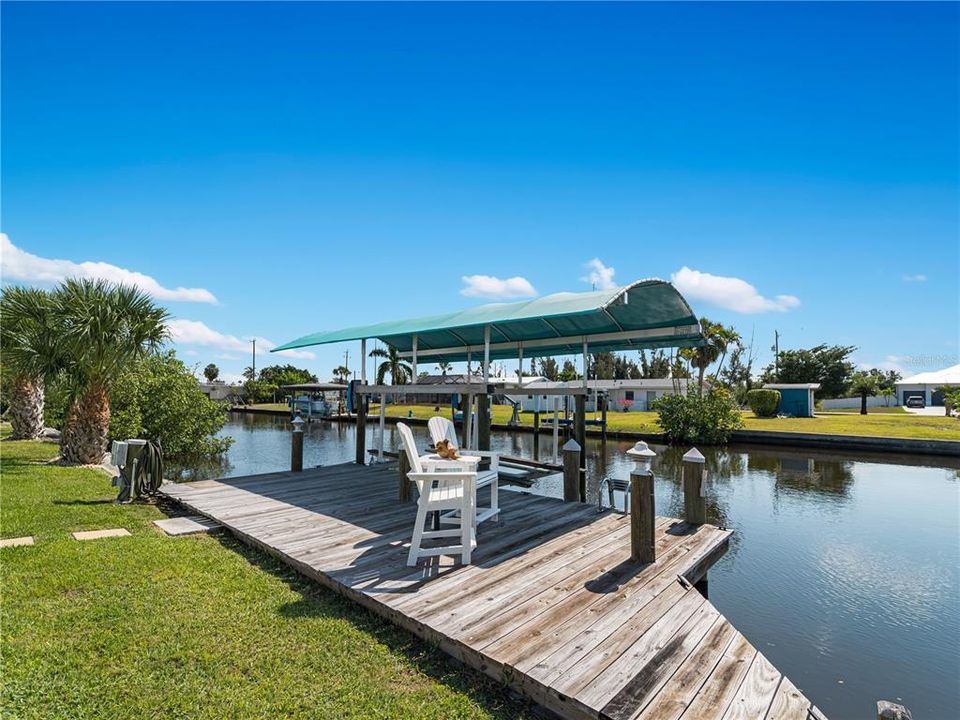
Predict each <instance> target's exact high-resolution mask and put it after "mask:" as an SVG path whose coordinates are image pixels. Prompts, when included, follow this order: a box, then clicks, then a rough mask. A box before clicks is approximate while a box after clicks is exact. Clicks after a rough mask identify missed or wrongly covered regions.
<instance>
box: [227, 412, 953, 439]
mask: <svg viewBox="0 0 960 720" xmlns="http://www.w3.org/2000/svg"><path fill="white" fill-rule="evenodd" d="M435 407H436V406H435V405H404V404H392V403H390V404H388V405H387V412H386V416H387V417H388V418H392V419H400V420H402V419H404V418H411V417H412V418H416V419H419V420H427V419H429V418H431V417H433V416H434V415H443V416H444V417H449V416H450V408H449V406H445V405H441V406H440V410H439V412H438V411H436V410H434V408H435ZM231 409H234V410H238V411H241V412H243V411H247V412H251V411H252V412H263V413H273V414H287V413H289V408H288V407H287V406H286V405H285V404H284V403H259V404H254V405H246V406H236V407H234V408H231ZM875 410H881V412H874V411H875ZM898 410H899V412H898ZM379 412H380V407H379V405H378V404H376V403H371V404H370V410H369V412H368V414H367V418H368V420H370V419H371V418H372V419H376V417H377V415H378V413H379ZM742 414H743V428H742V429H743V430H749V431H760V432H786V433H790V432H793V433H811V434H817V435H838V436H859V437H875V438H885V437H888V438H899V439H912V440H948V441H954V442H957V441H960V420H958V419H957V418H949V417H945V416H942V417H938V416H929V415H913V414H911V413H907V412H904V411H903V410H902V409H901V408H871V411H870V414H869V415H866V416H864V415H860V414H859V413H858V412H850V411H845V410H841V411H838V410H828V411H818V412H817V415H816V417H813V418H759V417H757V416H756V415H754V414H753V413H752V412H751V411H749V410H745V411H743V413H742ZM511 415H512V409H511V408H510V407H509V406H506V405H493V406H491V417H492V420H493V424H494V425H500V426H505V425H506V424H507V423H508V422H509V420H510V417H511ZM560 415H561V417H562V416H563V413H561V414H560ZM551 417H552V413H541V414H540V422H541V427H543V426H544V425H545V424H546V421H547V420H548V419H549V418H551ZM593 417H594V413H588V418H589V419H593ZM596 417H597V418H598V419H599V417H600V414H599V413H596ZM520 424H521V426H523V427H531V428H532V427H533V413H520ZM607 429H608V430H609V431H610V432H630V433H643V434H649V435H659V434H661V433H662V432H663V430H662V428H661V427H660V424H659V422H658V419H657V413H656V412H654V411H637V412H627V413H624V412H613V411H610V412H608V413H607ZM599 432H600V431H599V428H597V427H596V426H588V427H587V433H588V434H591V435H592V434H595V433H599Z"/></svg>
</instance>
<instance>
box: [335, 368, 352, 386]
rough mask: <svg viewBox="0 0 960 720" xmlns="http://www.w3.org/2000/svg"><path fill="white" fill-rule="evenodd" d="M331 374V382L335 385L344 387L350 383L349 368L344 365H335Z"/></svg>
mask: <svg viewBox="0 0 960 720" xmlns="http://www.w3.org/2000/svg"><path fill="white" fill-rule="evenodd" d="M331 374H332V375H333V381H334V382H336V383H342V384H344V385H346V384H347V383H348V382H350V368H348V367H347V366H346V365H337V367H335V368H334V369H333V372H332V373H331Z"/></svg>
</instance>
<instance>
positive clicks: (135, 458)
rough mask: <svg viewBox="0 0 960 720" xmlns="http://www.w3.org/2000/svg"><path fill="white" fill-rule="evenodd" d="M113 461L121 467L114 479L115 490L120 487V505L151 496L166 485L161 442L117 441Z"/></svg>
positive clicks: (114, 443)
mask: <svg viewBox="0 0 960 720" xmlns="http://www.w3.org/2000/svg"><path fill="white" fill-rule="evenodd" d="M110 462H111V463H112V464H114V465H116V466H117V467H118V468H120V475H118V476H117V477H115V478H113V485H114V487H118V488H120V493H119V495H117V502H130V501H132V500H138V499H140V498H142V497H144V496H146V495H152V494H153V493H154V492H156V490H157V488H159V487H160V483H162V482H163V452H162V451H161V449H160V444H159V443H155V442H153V441H151V440H140V439H131V440H126V441H119V440H114V441H113V447H112V449H111V453H110Z"/></svg>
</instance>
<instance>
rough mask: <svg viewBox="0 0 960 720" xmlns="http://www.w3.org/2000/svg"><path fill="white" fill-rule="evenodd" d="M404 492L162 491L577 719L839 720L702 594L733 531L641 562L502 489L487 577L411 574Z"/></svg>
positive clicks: (385, 484)
mask: <svg viewBox="0 0 960 720" xmlns="http://www.w3.org/2000/svg"><path fill="white" fill-rule="evenodd" d="M397 485H398V475H397V469H396V466H374V467H363V466H359V465H354V464H344V465H336V466H330V467H324V468H317V469H313V470H308V471H305V472H301V473H290V472H282V473H274V474H268V475H256V476H248V477H241V478H229V479H221V480H203V481H199V482H193V483H183V484H166V485H164V486H163V487H162V488H161V492H162V493H163V494H164V495H166V496H167V497H169V498H171V499H173V500H176V501H178V502H180V503H181V504H182V505H184V506H186V507H187V508H189V509H190V510H191V511H193V512H196V513H199V514H201V515H204V516H206V517H208V518H210V519H212V520H214V521H216V522H218V523H220V524H221V525H223V526H224V527H226V528H228V529H229V530H231V531H232V532H233V533H234V534H236V535H237V536H239V537H240V538H242V539H243V540H245V541H246V542H248V543H250V544H252V545H254V546H256V547H259V548H262V549H263V550H266V551H267V552H269V553H271V554H273V555H275V556H277V557H278V558H280V559H281V560H283V561H284V562H286V563H287V564H289V565H291V566H292V567H294V568H296V569H297V570H298V571H300V572H302V573H303V574H305V575H307V576H309V577H311V578H313V579H315V580H316V581H318V582H320V583H321V584H323V585H325V586H327V587H329V588H332V589H333V590H335V591H337V592H339V593H341V594H343V595H345V596H346V597H348V598H350V599H352V600H354V601H355V602H357V603H359V604H361V605H363V606H365V607H367V608H369V609H370V610H372V611H373V612H375V613H377V614H378V615H380V616H382V617H384V618H385V619H387V620H389V621H390V622H392V623H395V624H396V625H398V626H401V627H403V628H405V629H407V630H409V631H410V632H413V633H414V634H416V635H418V636H420V637H422V638H425V639H426V640H428V641H430V642H433V643H436V644H438V645H439V647H441V648H442V649H443V650H444V651H445V652H447V653H449V654H450V655H452V656H453V657H455V658H458V659H459V660H461V661H462V662H464V663H466V664H467V665H469V666H471V667H473V668H475V669H477V670H480V671H481V672H484V673H486V674H487V675H490V676H492V677H493V678H496V679H498V680H500V681H502V682H504V683H507V684H508V685H510V686H512V687H513V688H514V689H516V690H518V691H520V692H522V693H524V694H526V695H527V696H528V697H530V698H531V699H533V700H534V701H536V702H538V703H539V704H541V705H543V706H544V707H547V708H549V709H550V710H552V711H553V712H555V713H557V714H558V715H560V716H562V717H565V718H610V719H615V720H632V719H633V718H643V719H644V720H653V719H654V718H656V719H657V720H677V719H678V718H682V719H683V720H693V719H695V718H696V719H702V718H717V719H718V720H721V719H722V720H735V719H737V718H744V719H749V720H759V719H761V718H771V719H772V718H776V719H777V720H786V719H794V718H796V719H798V720H804V719H806V718H818V719H822V718H823V716H822V714H821V713H820V712H819V711H818V710H817V709H816V708H815V707H813V706H812V705H811V703H810V701H809V700H807V699H806V698H805V697H804V696H803V695H802V693H800V692H799V691H798V690H797V689H796V688H795V687H794V686H793V684H792V683H791V682H790V681H789V680H788V679H787V678H786V677H784V676H783V675H782V674H781V673H780V672H779V671H777V669H776V668H774V667H773V666H772V665H771V664H770V662H769V661H768V660H767V659H766V658H765V657H764V656H763V655H762V654H761V653H759V652H758V651H757V650H756V648H754V647H753V646H752V645H751V644H750V643H749V642H748V641H747V639H746V638H744V637H743V635H741V634H740V633H739V632H738V631H737V630H736V629H735V628H734V627H733V626H732V625H731V624H730V623H729V622H728V621H727V620H726V619H725V618H724V617H723V616H722V615H721V614H720V612H719V611H718V610H717V609H716V608H715V607H714V606H713V605H712V604H711V603H710V602H709V601H708V600H706V599H705V598H704V597H703V596H702V595H701V594H700V593H699V592H698V591H697V590H695V589H694V588H693V587H692V586H693V584H694V583H696V582H698V581H699V580H700V579H701V578H703V577H704V576H705V575H706V572H707V570H708V569H709V567H710V566H711V565H713V564H714V563H715V562H716V561H717V560H718V559H719V558H720V557H722V555H723V553H724V552H725V551H726V549H727V542H728V538H729V532H728V531H726V530H721V529H718V528H715V527H712V526H709V525H703V526H700V527H699V528H694V527H691V526H689V525H687V524H685V523H683V522H681V521H679V520H673V519H670V518H658V519H657V526H656V528H657V536H656V546H657V561H656V562H655V563H653V564H649V565H641V564H638V563H633V562H631V561H630V528H629V523H628V517H627V516H625V515H621V514H619V513H614V512H607V513H604V514H598V513H597V509H596V507H595V506H592V505H585V504H579V503H563V502H562V501H560V500H556V499H553V498H546V497H539V496H535V495H528V494H523V493H519V492H510V491H502V492H501V493H500V503H501V507H502V513H501V518H502V520H501V522H500V524H492V523H484V524H483V525H481V527H480V529H479V532H478V547H477V549H476V550H475V551H474V554H473V563H472V564H471V565H468V566H461V565H458V564H455V563H454V562H453V561H452V559H450V558H432V559H430V560H429V561H421V565H420V566H419V567H417V568H409V567H407V566H406V564H405V563H406V555H407V548H408V543H409V540H410V534H411V532H412V529H413V520H414V516H415V512H416V509H415V503H414V502H409V503H400V502H398V500H397V495H398V492H397ZM481 492H482V491H481Z"/></svg>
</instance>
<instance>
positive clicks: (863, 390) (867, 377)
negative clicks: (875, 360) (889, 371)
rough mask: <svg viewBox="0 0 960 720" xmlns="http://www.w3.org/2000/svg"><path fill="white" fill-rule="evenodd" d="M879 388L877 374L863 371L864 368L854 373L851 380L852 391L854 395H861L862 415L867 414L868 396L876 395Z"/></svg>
mask: <svg viewBox="0 0 960 720" xmlns="http://www.w3.org/2000/svg"><path fill="white" fill-rule="evenodd" d="M878 390H879V388H878V382H877V377H876V375H872V374H871V373H867V372H863V371H862V370H860V371H858V372H855V373H854V374H853V377H852V378H851V380H850V391H851V392H852V393H853V394H854V395H859V396H860V414H861V415H866V414H867V398H868V397H870V396H871V395H875V394H876V393H877V391H878Z"/></svg>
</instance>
